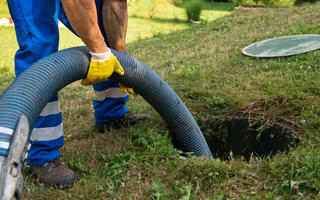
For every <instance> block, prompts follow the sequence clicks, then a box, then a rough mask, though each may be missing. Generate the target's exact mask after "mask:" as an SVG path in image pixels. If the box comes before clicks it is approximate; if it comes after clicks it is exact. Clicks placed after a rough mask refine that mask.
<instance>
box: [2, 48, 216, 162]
mask: <svg viewBox="0 0 320 200" xmlns="http://www.w3.org/2000/svg"><path fill="white" fill-rule="evenodd" d="M112 52H113V54H114V55H115V56H116V57H117V59H118V60H119V62H120V63H121V65H122V66H123V68H124V71H125V74H124V75H123V76H119V75H116V74H114V75H112V76H111V77H110V78H111V79H113V80H116V81H119V82H121V83H123V84H125V85H127V86H129V87H131V88H133V89H134V90H135V91H136V92H137V93H138V94H139V95H141V96H142V97H143V98H144V99H145V100H146V101H147V102H149V103H150V104H151V105H152V106H153V107H154V108H155V109H156V110H157V112H158V113H159V114H160V115H161V117H162V118H163V119H164V120H165V122H166V124H167V126H168V128H169V130H170V133H172V134H173V136H174V138H175V140H176V141H177V142H178V144H179V146H180V148H181V149H182V150H183V151H185V152H193V153H194V154H195V155H197V156H205V157H212V155H211V152H210V150H209V147H208V145H207V143H206V141H205V139H204V137H203V135H202V133H201V131H200V129H199V127H198V125H197V123H196V122H195V120H194V119H193V117H192V115H191V113H190V112H189V110H188V109H187V107H186V106H185V105H184V103H183V102H182V101H181V99H180V98H179V97H178V96H177V94H176V93H175V92H174V91H173V90H172V89H171V88H170V86H169V85H168V84H167V83H166V82H165V81H164V80H163V79H162V78H161V77H160V76H159V75H157V74H156V73H155V72H154V71H152V70H151V69H150V68H149V67H147V66H146V65H145V64H143V63H142V62H140V61H138V60H136V59H134V58H132V57H130V56H129V55H127V54H125V53H123V52H119V51H116V50H112ZM89 59H90V54H89V51H88V50H87V48H86V47H75V48H70V49H66V50H63V51H59V52H56V53H54V54H52V55H50V56H48V57H46V58H44V59H41V60H40V61H38V62H36V63H35V64H33V65H32V66H31V67H30V68H28V69H27V70H26V71H25V72H23V73H22V74H21V75H20V76H19V77H18V78H17V79H16V80H15V81H14V82H13V83H12V84H11V85H10V86H9V87H8V88H7V90H6V91H5V92H4V93H3V95H2V96H1V97H0V147H1V146H2V147H4V146H5V145H4V144H5V143H10V140H11V139H12V134H10V132H11V131H10V130H12V131H13V130H14V129H15V127H16V124H17V121H18V119H19V117H20V115H21V114H24V115H26V116H27V117H28V120H29V123H30V127H31V128H32V127H33V126H34V123H35V122H36V120H37V118H38V116H39V114H40V112H41V111H42V109H43V108H44V107H45V105H46V103H47V102H48V101H49V100H50V99H51V98H52V97H53V95H55V94H56V93H57V92H58V91H59V90H60V89H62V88H63V87H65V86H67V85H68V84H70V83H72V82H74V81H77V80H79V79H83V78H85V76H86V73H87V70H88V66H89ZM7 153H8V152H7V149H6V148H0V155H7Z"/></svg>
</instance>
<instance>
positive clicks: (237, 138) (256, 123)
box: [199, 117, 299, 160]
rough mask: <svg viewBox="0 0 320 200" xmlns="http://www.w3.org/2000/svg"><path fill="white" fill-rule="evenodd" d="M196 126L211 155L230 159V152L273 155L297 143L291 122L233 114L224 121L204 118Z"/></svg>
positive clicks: (261, 155) (296, 136)
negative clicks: (272, 121) (270, 120)
mask: <svg viewBox="0 0 320 200" xmlns="http://www.w3.org/2000/svg"><path fill="white" fill-rule="evenodd" d="M199 126H200V129H201V130H202V132H203V134H204V137H205V138H206V140H207V143H208V145H209V147H210V149H211V152H212V154H213V156H214V157H219V158H221V159H225V160H226V159H230V157H231V155H233V156H235V157H237V156H243V157H244V158H246V159H247V160H248V159H250V157H252V156H253V157H267V156H273V155H275V154H277V153H278V152H282V151H287V150H288V149H289V147H290V146H295V145H297V144H298V143H299V138H298V135H297V133H296V130H297V128H296V127H297V126H296V125H295V124H293V123H285V125H284V124H282V123H274V124H272V125H270V123H268V122H267V121H263V120H256V119H251V118H250V119H249V118H247V117H234V118H232V119H228V120H224V121H221V120H205V121H200V122H199Z"/></svg>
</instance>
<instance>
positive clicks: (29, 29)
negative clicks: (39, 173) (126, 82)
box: [7, 0, 129, 166]
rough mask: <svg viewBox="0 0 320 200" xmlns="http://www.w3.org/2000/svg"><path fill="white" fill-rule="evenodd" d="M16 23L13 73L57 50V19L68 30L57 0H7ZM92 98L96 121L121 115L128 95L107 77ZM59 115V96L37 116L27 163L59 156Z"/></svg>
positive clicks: (98, 2)
mask: <svg viewBox="0 0 320 200" xmlns="http://www.w3.org/2000/svg"><path fill="white" fill-rule="evenodd" d="M7 2H8V7H9V10H10V14H11V17H12V19H13V21H14V24H15V30H16V36H17V40H18V44H19V50H18V51H17V52H16V55H15V73H16V76H18V75H19V74H20V73H21V72H23V71H24V70H25V69H27V68H28V67H29V66H31V65H32V64H33V63H34V62H36V61H38V60H39V59H41V58H43V57H45V56H47V55H49V54H51V53H53V52H56V51H57V50H58V45H59V28H58V19H60V21H61V22H62V23H64V25H65V26H66V27H68V28H69V29H70V30H71V31H73V30H72V28H71V25H70V23H69V22H68V20H67V18H66V15H65V13H64V10H63V7H62V4H61V2H60V0H7ZM102 4H103V0H96V6H97V12H98V23H99V26H100V29H101V32H102V33H103V35H104V38H105V41H106V43H107V44H108V41H107V37H106V34H105V32H104V30H103V25H102V14H101V12H102ZM93 88H94V90H95V94H96V98H95V100H94V101H93V106H94V110H95V119H96V122H97V123H105V122H110V121H113V120H117V119H119V118H121V117H122V116H123V115H124V114H125V113H127V112H128V109H127V108H126V107H125V106H124V105H125V103H126V102H127V100H128V98H129V97H128V95H125V94H123V93H121V91H120V89H119V85H118V83H117V82H115V81H112V80H107V81H104V82H102V83H99V84H95V85H93ZM62 124H63V122H62V115H61V111H60V106H59V100H58V95H55V97H53V98H52V99H51V101H49V102H48V103H47V105H46V106H45V108H44V109H43V110H42V112H41V113H40V115H39V118H38V121H37V122H36V124H35V126H34V128H33V130H32V133H31V136H30V142H31V149H30V152H29V156H28V162H29V164H30V165H32V166H39V165H44V164H45V163H46V162H48V161H51V160H53V159H55V158H57V157H59V156H60V152H59V148H61V147H62V146H63V127H62Z"/></svg>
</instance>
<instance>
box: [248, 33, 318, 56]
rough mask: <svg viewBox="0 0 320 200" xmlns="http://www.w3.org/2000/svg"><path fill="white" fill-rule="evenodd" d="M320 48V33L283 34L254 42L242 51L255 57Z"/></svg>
mask: <svg viewBox="0 0 320 200" xmlns="http://www.w3.org/2000/svg"><path fill="white" fill-rule="evenodd" d="M317 49H320V35H319V34H305V35H292V36H283V37H278V38H273V39H268V40H264V41H260V42H256V43H253V44H251V45H249V46H247V47H245V48H244V49H243V50H242V53H243V54H245V55H247V56H253V57H280V56H291V55H294V54H299V53H305V52H309V51H313V50H317Z"/></svg>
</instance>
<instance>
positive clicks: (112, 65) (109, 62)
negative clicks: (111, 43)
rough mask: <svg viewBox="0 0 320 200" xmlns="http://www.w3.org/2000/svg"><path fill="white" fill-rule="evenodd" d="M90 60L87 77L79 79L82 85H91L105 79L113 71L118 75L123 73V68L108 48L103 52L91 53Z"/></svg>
mask: <svg viewBox="0 0 320 200" xmlns="http://www.w3.org/2000/svg"><path fill="white" fill-rule="evenodd" d="M90 54H91V62H90V66H89V70H88V74H87V77H86V78H85V79H83V80H82V81H81V84H82V85H92V84H95V83H100V82H102V81H105V80H107V79H108V78H109V77H110V76H111V74H112V73H113V72H116V73H118V74H119V75H123V74H124V70H123V68H122V66H121V65H120V63H119V61H118V60H117V58H116V57H115V56H114V55H113V54H112V53H111V50H110V49H109V50H108V52H105V53H92V52H90Z"/></svg>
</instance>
